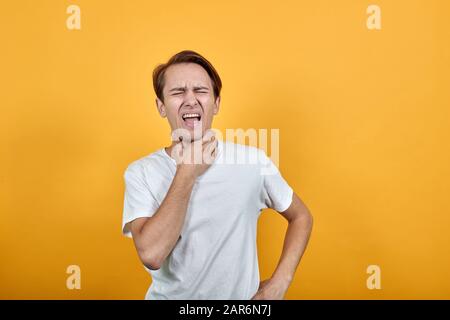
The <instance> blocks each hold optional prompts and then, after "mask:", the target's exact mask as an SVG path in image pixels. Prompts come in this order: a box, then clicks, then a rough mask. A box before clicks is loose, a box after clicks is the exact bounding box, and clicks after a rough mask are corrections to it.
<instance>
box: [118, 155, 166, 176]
mask: <svg viewBox="0 0 450 320" xmlns="http://www.w3.org/2000/svg"><path fill="white" fill-rule="evenodd" d="M163 162H164V155H163V154H162V149H159V150H157V151H155V152H152V153H150V154H148V155H145V156H143V157H141V158H138V159H136V160H133V161H132V162H130V163H129V164H128V165H127V167H126V169H125V171H124V176H127V175H138V176H142V175H145V172H147V171H148V170H149V169H152V168H157V167H158V166H160V165H161V163H163Z"/></svg>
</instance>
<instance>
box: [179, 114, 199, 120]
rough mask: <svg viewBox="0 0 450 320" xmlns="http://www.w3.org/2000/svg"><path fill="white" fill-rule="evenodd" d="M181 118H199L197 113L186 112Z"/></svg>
mask: <svg viewBox="0 0 450 320" xmlns="http://www.w3.org/2000/svg"><path fill="white" fill-rule="evenodd" d="M182 118H183V119H186V118H200V114H198V113H186V114H184V115H183V117H182Z"/></svg>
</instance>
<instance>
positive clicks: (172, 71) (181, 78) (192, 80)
mask: <svg viewBox="0 0 450 320" xmlns="http://www.w3.org/2000/svg"><path fill="white" fill-rule="evenodd" d="M164 77H165V79H164V80H165V88H164V89H165V90H170V89H171V88H173V87H187V88H190V87H198V86H207V87H209V88H211V87H212V83H211V78H210V77H209V75H208V73H207V72H206V70H205V69H203V67H202V66H200V65H198V64H196V63H179V64H175V65H171V66H170V67H168V68H167V70H166V72H165V74H164Z"/></svg>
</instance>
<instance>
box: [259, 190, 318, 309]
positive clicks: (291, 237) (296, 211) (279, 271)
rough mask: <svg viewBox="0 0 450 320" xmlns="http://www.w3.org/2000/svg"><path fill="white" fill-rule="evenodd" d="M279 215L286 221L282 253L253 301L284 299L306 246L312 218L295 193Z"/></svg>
mask: <svg viewBox="0 0 450 320" xmlns="http://www.w3.org/2000/svg"><path fill="white" fill-rule="evenodd" d="M280 214H281V215H283V217H285V218H286V220H287V221H288V228H287V231H286V235H285V238H284V244H283V251H282V253H281V257H280V260H279V262H278V265H277V267H276V269H275V271H274V273H273V274H272V277H271V278H270V279H268V280H265V281H262V282H261V283H260V287H259V290H258V292H257V293H256V294H255V296H254V297H253V298H252V299H254V300H267V299H269V300H276V299H283V298H284V295H285V293H286V291H287V289H288V288H289V285H290V284H291V282H292V279H293V278H294V274H295V270H296V269H297V266H298V264H299V263H300V259H301V258H302V256H303V253H304V252H305V249H306V246H307V244H308V240H309V236H310V234H311V230H312V225H313V217H312V215H311V213H310V212H309V210H308V208H307V207H306V206H305V204H304V203H303V202H302V201H301V200H300V198H299V197H298V196H297V195H296V194H295V193H293V195H292V203H291V205H290V206H289V208H288V209H287V210H286V211H283V212H280Z"/></svg>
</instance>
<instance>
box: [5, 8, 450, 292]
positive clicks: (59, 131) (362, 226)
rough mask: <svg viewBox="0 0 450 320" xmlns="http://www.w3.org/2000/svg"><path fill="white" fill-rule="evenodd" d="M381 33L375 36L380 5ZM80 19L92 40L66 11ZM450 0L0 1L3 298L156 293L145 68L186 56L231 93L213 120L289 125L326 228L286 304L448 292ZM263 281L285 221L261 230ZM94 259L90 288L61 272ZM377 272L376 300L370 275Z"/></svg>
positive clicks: (287, 158) (299, 176)
mask: <svg viewBox="0 0 450 320" xmlns="http://www.w3.org/2000/svg"><path fill="white" fill-rule="evenodd" d="M372 3H375V4H377V5H379V6H380V7H381V10H382V30H379V31H376V30H372V31H370V30H368V29H367V28H366V19H367V16H368V15H367V14H366V8H367V6H368V5H369V4H372ZM70 4H77V5H79V6H80V8H81V30H79V31H76V30H74V31H70V30H68V29H67V28H66V19H67V17H68V16H69V15H68V14H67V13H66V8H67V7H68V6H69V5H70ZM449 13H450V2H449V1H444V0H442V1H425V0H423V1H418V0H408V1H376V2H369V1H358V0H353V1H351V0H345V1H317V0H314V1H298V0H295V1H275V2H274V1H262V0H257V1H228V0H227V1H211V0H207V1H195V2H188V1H167V2H166V1H144V0H142V1H125V0H124V1H100V0H96V1H88V0H78V1H62V0H61V1H58V0H45V1H44V0H40V1H35V0H30V1H24V0H21V1H2V2H1V7H0V18H1V20H0V23H1V27H0V41H1V52H0V55H1V59H0V70H1V71H0V72H1V80H0V81H1V83H0V106H1V117H0V141H1V145H0V147H1V157H0V166H1V173H0V199H1V200H0V212H1V222H0V259H1V264H0V298H7V299H9V298H19V299H21V298H32V299H35V298H42V299H47V298H56V299H66V298H68V299H80V298H83V299H91V298H98V299H131V298H133V299H142V298H143V297H144V294H145V292H146V290H147V288H148V286H149V284H150V276H149V275H148V274H147V273H146V272H145V270H144V269H143V267H142V266H141V264H140V262H139V260H138V257H137V254H136V252H135V249H134V246H133V243H132V240H130V239H127V238H125V237H123V236H122V235H121V232H120V229H121V219H122V206H123V192H124V185H123V172H124V170H125V168H126V166H127V165H128V164H129V163H130V162H131V161H133V160H136V159H138V158H140V157H142V156H144V155H147V154H149V153H150V152H153V151H155V150H156V149H158V148H160V147H162V146H164V145H167V144H168V143H169V141H170V139H169V127H168V124H167V122H166V120H164V119H162V118H160V117H159V115H158V114H157V111H156V107H155V104H154V98H155V94H154V92H153V88H152V82H151V72H152V70H153V68H154V67H155V66H156V65H157V64H158V63H160V62H165V61H166V60H167V59H168V58H169V57H170V56H171V55H173V54H175V53H176V52H178V51H181V50H184V49H191V50H195V51H198V52H199V53H201V54H203V55H205V56H206V57H207V58H208V59H209V60H210V61H211V62H212V63H213V64H214V65H215V67H216V68H217V70H218V71H219V73H220V75H221V77H222V80H223V83H224V87H223V92H222V104H221V110H220V113H219V115H218V116H217V117H216V119H215V122H214V126H215V127H216V128H218V129H220V130H222V131H223V132H225V129H226V128H244V129H248V128H267V129H270V128H279V129H280V141H281V148H280V169H281V172H282V173H283V175H284V177H285V178H286V180H287V181H288V182H289V183H290V184H291V185H292V187H293V188H294V189H295V191H296V192H297V193H298V194H299V195H300V197H301V198H302V199H303V201H304V202H305V203H306V204H307V206H308V207H309V208H310V210H311V212H312V213H313V215H314V218H315V225H314V230H313V234H312V237H311V240H310V244H309V247H308V249H307V251H306V253H305V256H304V258H303V260H302V262H301V264H300V267H299V269H298V271H297V273H296V276H295V279H294V282H293V284H292V286H291V287H290V289H289V291H288V293H287V296H286V298H288V299H313V298H314V299H316V298H321V299H331V298H342V299H348V298H357V299H392V298H405V299H410V298H412V299H415V298H425V299H428V298H438V299H440V298H447V299H448V298H450V278H449V275H448V271H449V270H450V255H449V244H450V215H449V213H450V201H449V190H450V182H449V178H450V170H449V163H450V159H449V158H450V157H449V155H450V153H449V148H448V147H449V143H448V141H449V138H450V127H449V125H450V123H449V122H450V114H449V106H450V94H449V92H448V91H449V90H448V89H449V84H450V42H449V39H450V19H449ZM259 227H260V228H259V234H258V245H259V259H260V268H261V278H267V277H269V276H270V275H271V272H272V271H273V269H274V267H275V265H276V263H277V261H278V258H279V254H280V252H281V246H282V241H283V235H284V231H285V228H286V222H285V221H284V219H283V218H282V217H281V216H279V215H278V214H276V213H275V212H274V211H267V212H265V213H263V214H262V216H261V219H260V220H259ZM71 264H76V265H79V266H80V267H81V290H68V289H67V288H66V278H67V277H68V275H67V274H66V268H67V266H68V265H71ZM371 264H376V265H379V266H380V267H381V285H382V289H381V290H369V289H367V287H366V279H367V277H368V275H367V274H366V268H367V266H368V265H371Z"/></svg>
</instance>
